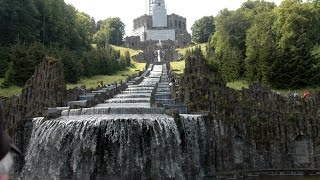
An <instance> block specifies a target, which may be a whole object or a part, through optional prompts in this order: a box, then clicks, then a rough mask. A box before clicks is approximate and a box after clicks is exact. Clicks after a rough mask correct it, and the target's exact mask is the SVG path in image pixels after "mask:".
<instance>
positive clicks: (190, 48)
mask: <svg viewBox="0 0 320 180" xmlns="http://www.w3.org/2000/svg"><path fill="white" fill-rule="evenodd" d="M206 45H207V43H202V44H195V45H192V46H188V47H185V48H178V49H176V50H177V51H178V53H179V54H182V55H185V54H186V52H187V50H189V51H190V50H192V49H194V48H196V47H198V46H200V47H201V50H202V52H203V53H204V54H205V52H206Z"/></svg>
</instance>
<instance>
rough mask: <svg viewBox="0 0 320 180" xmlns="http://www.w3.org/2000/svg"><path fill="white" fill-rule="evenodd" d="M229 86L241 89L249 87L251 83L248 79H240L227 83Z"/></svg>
mask: <svg viewBox="0 0 320 180" xmlns="http://www.w3.org/2000/svg"><path fill="white" fill-rule="evenodd" d="M227 87H229V88H232V89H236V90H241V89H242V88H248V87H249V84H248V82H247V81H243V80H239V81H234V82H229V83H227Z"/></svg>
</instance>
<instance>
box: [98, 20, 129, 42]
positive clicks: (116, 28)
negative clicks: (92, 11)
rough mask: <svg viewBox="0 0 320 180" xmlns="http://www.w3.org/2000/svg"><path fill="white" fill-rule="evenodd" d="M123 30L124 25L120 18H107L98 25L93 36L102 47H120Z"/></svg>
mask: <svg viewBox="0 0 320 180" xmlns="http://www.w3.org/2000/svg"><path fill="white" fill-rule="evenodd" d="M98 22H99V21H98ZM124 28H125V25H124V23H123V22H121V20H120V18H118V17H114V18H108V19H106V20H104V21H103V23H102V25H100V28H99V31H98V32H97V33H96V35H95V41H96V43H97V44H98V45H100V46H104V44H106V43H110V44H113V45H121V44H123V40H122V39H123V37H124V34H125V29H124Z"/></svg>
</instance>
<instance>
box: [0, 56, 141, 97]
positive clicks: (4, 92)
mask: <svg viewBox="0 0 320 180" xmlns="http://www.w3.org/2000/svg"><path fill="white" fill-rule="evenodd" d="M144 68H145V63H136V62H132V67H130V68H128V70H126V71H119V72H117V73H116V74H114V75H111V76H93V77H91V78H81V79H80V82H79V83H77V84H79V85H85V86H86V87H87V88H96V87H97V86H98V83H99V82H100V81H103V83H104V84H110V83H113V82H115V81H116V82H120V81H121V80H125V79H126V78H127V77H128V76H130V75H133V74H136V73H138V72H139V71H142V70H143V69H144ZM3 81H4V79H3V78H0V84H2V82H3ZM74 86H75V84H67V89H71V88H73V87H74ZM21 90H22V87H17V86H11V87H9V88H1V87H0V97H9V96H13V95H17V94H21Z"/></svg>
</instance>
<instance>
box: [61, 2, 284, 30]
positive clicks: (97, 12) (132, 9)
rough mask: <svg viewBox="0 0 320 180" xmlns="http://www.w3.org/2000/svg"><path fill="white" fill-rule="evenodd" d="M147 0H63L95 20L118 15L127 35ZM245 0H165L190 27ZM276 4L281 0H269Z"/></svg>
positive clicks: (143, 9) (170, 11) (170, 9)
mask: <svg viewBox="0 0 320 180" xmlns="http://www.w3.org/2000/svg"><path fill="white" fill-rule="evenodd" d="M147 1H148V0H110V1H107V0H65V2H66V3H68V4H72V5H73V6H74V7H76V8H77V9H78V10H79V11H82V12H85V13H87V14H89V15H90V16H92V17H94V18H95V19H96V21H98V20H103V19H106V18H108V17H120V18H121V21H122V22H123V23H124V24H125V25H126V33H127V35H130V34H131V31H132V26H133V19H134V18H137V17H139V16H141V15H143V14H146V12H147V10H146V3H147ZM245 1H246V0H197V1H187V0H165V2H166V4H167V9H168V14H171V13H175V14H178V15H180V16H183V17H186V18H187V26H188V29H189V31H190V28H191V26H192V24H193V23H194V21H195V20H197V19H200V18H201V17H203V16H210V15H214V16H215V15H216V14H218V12H219V11H220V10H222V9H224V8H228V9H232V10H233V9H237V8H238V7H240V6H241V4H242V3H243V2H245ZM269 1H274V2H276V3H277V4H279V3H280V2H281V0H269Z"/></svg>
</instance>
